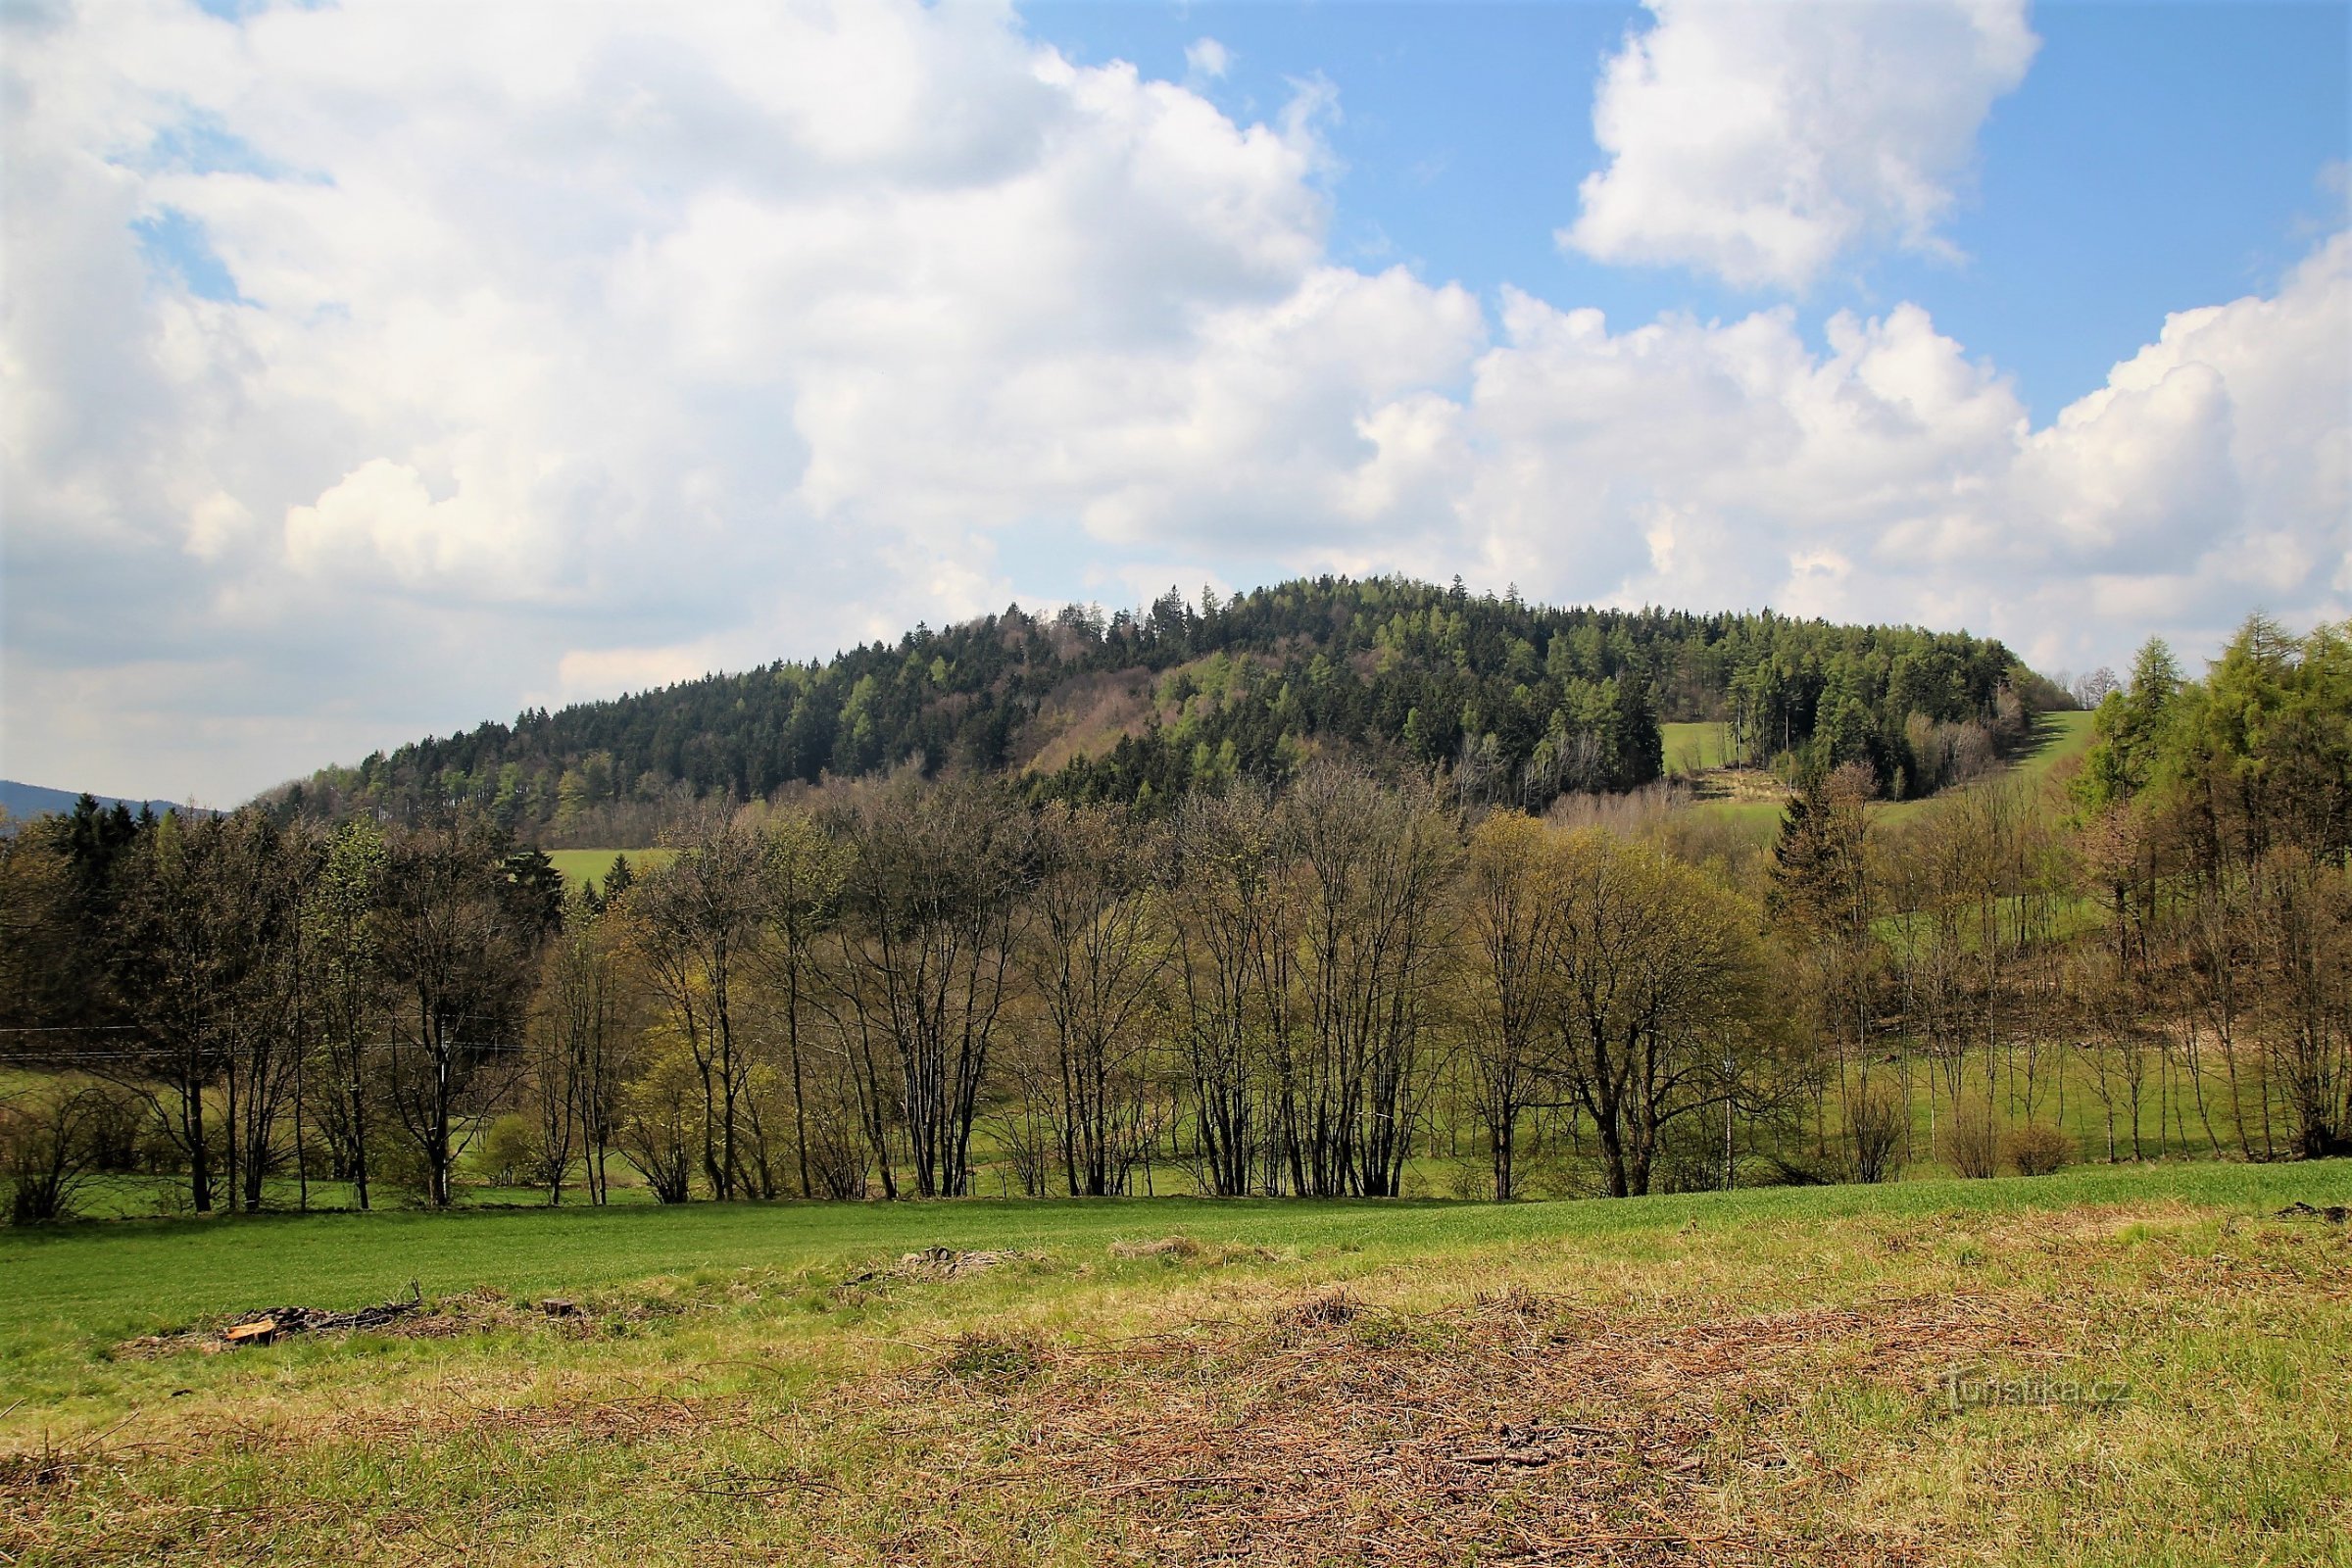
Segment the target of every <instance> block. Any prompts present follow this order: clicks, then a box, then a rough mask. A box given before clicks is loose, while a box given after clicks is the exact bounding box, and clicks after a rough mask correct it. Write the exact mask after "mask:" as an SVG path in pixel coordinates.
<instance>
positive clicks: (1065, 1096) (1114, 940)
mask: <svg viewBox="0 0 2352 1568" xmlns="http://www.w3.org/2000/svg"><path fill="white" fill-rule="evenodd" d="M1039 844H1040V855H1039V878H1038V885H1037V889H1036V892H1035V893H1034V894H1033V895H1032V898H1031V912H1032V918H1031V919H1030V920H1029V922H1028V930H1027V937H1026V940H1025V941H1024V942H1023V944H1022V946H1021V959H1022V964H1021V966H1022V970H1023V972H1024V974H1025V976H1026V978H1027V979H1028V981H1029V986H1030V990H1031V993H1032V995H1034V996H1035V998H1036V999H1037V1003H1038V1006H1039V1008H1040V1010H1041V1011H1042V1012H1043V1014H1044V1017H1045V1021H1046V1024H1047V1027H1048V1030H1049V1032H1050V1034H1051V1037H1052V1040H1053V1043H1054V1075H1053V1079H1052V1085H1053V1093H1052V1095H1051V1097H1050V1099H1049V1101H1048V1103H1049V1105H1050V1107H1051V1113H1052V1117H1053V1122H1054V1134H1055V1141H1056V1143H1057V1144H1058V1146H1059V1149H1058V1153H1059V1156H1060V1164H1061V1169H1062V1178H1063V1181H1064V1184H1065V1185H1066V1186H1067V1187H1068V1189H1069V1192H1070V1195H1071V1196H1072V1197H1082V1196H1083V1197H1088V1198H1100V1197H1103V1195H1105V1194H1108V1193H1114V1192H1119V1191H1122V1190H1124V1188H1125V1186H1126V1179H1125V1178H1126V1172H1127V1169H1128V1167H1129V1166H1131V1165H1132V1164H1133V1163H1134V1161H1135V1158H1136V1155H1137V1136H1138V1133H1139V1131H1140V1130H1141V1128H1142V1126H1143V1125H1144V1121H1145V1115H1144V1111H1145V1102H1146V1098H1147V1095H1148V1092H1149V1086H1148V1084H1147V1083H1146V1082H1145V1079H1144V1072H1143V1064H1144V1062H1145V1060H1146V1057H1147V1055H1148V1053H1149V1049H1150V1045H1151V1041H1152V1030H1151V1029H1150V1028H1148V1027H1147V1025H1148V1023H1149V1022H1150V1018H1149V1014H1150V1013H1151V1011H1152V1006H1153V1005H1154V1003H1155V1002H1156V1000H1157V996H1158V982H1159V977H1160V973H1161V971H1162V969H1163V968H1164V967H1165V965H1166V963H1167V960H1168V955H1167V949H1166V946H1165V945H1164V944H1163V943H1162V942H1161V941H1160V939H1159V932H1158V929H1157V926H1158V915H1157V908H1156V906H1157V903H1158V901H1157V899H1156V898H1155V894H1154V888H1153V881H1154V876H1155V873H1156V871H1157V869H1158V867H1157V864H1156V861H1157V859H1158V855H1157V847H1156V844H1155V842H1154V835H1153V834H1152V830H1151V829H1150V827H1149V826H1148V825H1147V824H1145V823H1143V822H1141V821H1138V820H1136V819H1135V818H1133V817H1132V816H1130V815H1129V814H1127V813H1126V812H1124V811H1114V810H1112V809H1108V808H1104V807H1086V808H1080V809H1069V808H1066V807H1057V808H1053V809H1049V810H1048V811H1047V812H1046V813H1045V816H1044V818H1043V820H1042V822H1041V823H1040V835H1039Z"/></svg>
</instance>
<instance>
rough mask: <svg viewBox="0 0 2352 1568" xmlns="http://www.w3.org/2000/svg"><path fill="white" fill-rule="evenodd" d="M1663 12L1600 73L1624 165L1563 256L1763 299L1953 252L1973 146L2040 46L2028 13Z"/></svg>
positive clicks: (1694, 6)
mask: <svg viewBox="0 0 2352 1568" xmlns="http://www.w3.org/2000/svg"><path fill="white" fill-rule="evenodd" d="M1648 3H1649V7H1650V10H1651V11H1652V12H1653V13H1654V14H1655V18H1656V20H1655V22H1654V24H1653V25H1651V26H1650V27H1649V28H1648V29H1647V30H1646V31H1642V32H1636V33H1631V34H1629V35H1628V36H1627V38H1626V40H1625V44H1624V47H1623V48H1622V49H1621V50H1620V51H1619V52H1618V53H1617V54H1616V55H1614V56H1612V57H1611V58H1610V59H1609V61H1608V62H1607V64H1606V65H1605V67H1604V68H1603V71H1602V75H1601V83H1600V90H1599V94H1598V96H1597V98H1596V99H1595V100H1594V104H1593V135H1594V139H1595V140H1597V141H1598V142H1599V144H1600V146H1601V149H1602V150H1603V151H1604V152H1606V153H1607V154H1608V155H1609V164H1608V167H1607V168H1606V169H1604V170H1601V171H1599V172H1595V173H1593V174H1591V175H1589V176H1588V177H1587V178H1586V179H1585V181H1584V183H1583V185H1582V186H1581V188H1580V195H1581V197H1582V210H1581V211H1580V213H1579V215H1578V217H1577V219H1576V221H1575V222H1574V223H1573V224H1571V225H1570V226H1568V227H1566V228H1564V229H1562V230H1561V231H1560V233H1559V240H1560V243H1561V244H1562V245H1564V246H1567V247H1569V248H1571V249H1573V250H1577V251H1580V252H1582V253H1584V254H1585V255H1587V256H1591V257H1593V258H1594V259H1595V260H1598V261H1604V262H1636V263H1657V264H1669V265H1676V266H1687V267H1692V268H1697V269H1699V270H1704V271H1708V272H1713V273H1715V274H1717V275H1719V276H1721V277H1723V278H1724V279H1726V280H1727V281H1729V282H1731V283H1733V284H1736V285H1739V286H1740V287H1749V288H1753V287H1765V286H1773V287H1780V288H1789V289H1802V288H1804V287H1805V286H1806V285H1808V284H1810V283H1811V282H1813V281H1814V280H1815V279H1816V278H1818V277H1819V276H1820V275H1821V274H1822V272H1823V270H1825V269H1827V268H1828V267H1829V266H1830V265H1831V264H1832V263H1833V262H1834V261H1835V260H1836V259H1837V258H1838V256H1839V255H1840V254H1842V253H1844V252H1845V251H1847V250H1849V249H1850V248H1852V247H1854V246H1856V245H1858V244H1862V243H1864V242H1869V241H1877V240H1891V241H1892V242H1894V243H1896V244H1900V245H1904V246H1907V247H1910V248H1912V249H1915V250H1925V251H1932V252H1946V251H1948V247H1947V246H1946V244H1945V242H1944V241H1943V240H1942V239H1941V238H1940V237H1939V236H1938V234H1937V226H1938V225H1939V223H1940V222H1941V221H1942V220H1943V218H1944V216H1945V215H1946V214H1947V213H1948V212H1949V211H1950V209H1951V207H1952V204H1953V202H1954V200H1955V195H1954V187H1955V183H1956V181H1958V180H1959V179H1960V178H1962V177H1963V176H1964V175H1965V173H1966V172H1967V169H1968V166H1969V164H1970V161H1971V158H1972V156H1973V154H1974V151H1975V146H1976V136H1977V129H1978V127H1979V126H1980V125H1981V124H1982V123H1984V120H1985V114H1986V113H1987V112H1988V111H1989V110H1990V109H1991V107H1992V103H1993V100H1994V99H1996V98H1998V97H2000V96H2001V95H2002V94H2004V93H2007V92H2010V91H2012V90H2014V89H2015V88H2016V87H2017V85H2018V83H2019V82H2021V81H2022V80H2024V79H2025V74H2026V69H2027V67H2028V66H2029V65H2030V64H2031V63H2032V62H2033V59H2034V49H2035V47H2036V44H2037V40H2036V39H2035V38H2034V32H2033V29H2032V28H2031V27H2029V26H2028V25H2027V23H2026V7H2025V0H1914V3H1910V4H1900V5H1894V4H1885V5H1775V4H1765V5H1741V4H1729V3H1724V0H1648Z"/></svg>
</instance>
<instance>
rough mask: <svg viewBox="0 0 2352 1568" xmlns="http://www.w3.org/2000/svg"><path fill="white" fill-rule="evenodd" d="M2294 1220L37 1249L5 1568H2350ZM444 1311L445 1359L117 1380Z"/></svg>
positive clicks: (11, 1434)
mask: <svg viewBox="0 0 2352 1568" xmlns="http://www.w3.org/2000/svg"><path fill="white" fill-rule="evenodd" d="M2291 1201H2307V1202H2310V1203H2313V1204H2321V1205H2324V1204H2327V1203H2343V1202H2346V1201H2352V1162H2346V1161H2337V1162H2331V1163H2326V1164H2312V1165H2275V1166H2244V1165H2226V1164H2212V1163H2208V1164H2199V1165H2166V1166H2157V1167H2138V1168H2132V1167H2125V1168H2104V1167H2102V1168H2096V1169H2078V1170H2074V1171H2070V1172H2067V1173H2065V1174H2062V1175H2059V1176H2056V1177H2049V1178H2043V1179H2038V1180H2026V1179H2009V1180H2003V1181H1993V1182H1977V1183H1957V1182H1913V1183H1905V1184H1901V1185H1897V1186H1890V1187H1881V1188H1832V1189H1809V1190H1791V1189H1780V1190H1768V1191H1750V1192H1740V1193H1736V1194H1730V1195H1710V1196H1693V1197H1678V1198H1656V1199H1647V1200H1635V1201H1617V1202H1610V1201H1588V1202H1574V1203H1530V1204H1517V1205H1508V1206H1494V1205H1480V1204H1461V1203H1440V1202H1426V1203H1374V1202H1359V1203H1284V1202H1268V1201H1251V1202H1212V1201H1192V1200H1162V1201H1126V1202H1001V1201H966V1202H954V1203H935V1204H927V1205H915V1204H900V1205H882V1204H875V1205H808V1204H730V1205H717V1204H700V1205H695V1206H692V1207H688V1208H684V1209H652V1208H632V1209H611V1210H603V1211H597V1210H590V1209H564V1210H557V1211H545V1210H542V1211H529V1212H523V1211H475V1212H466V1213H457V1214H448V1215H434V1214H414V1213H384V1214H375V1215H332V1216H313V1217H308V1218H301V1217H283V1218H278V1217H266V1218H262V1219H237V1220H230V1221H221V1220H213V1221H190V1220H175V1221H149V1222H120V1223H112V1224H96V1225H84V1226H76V1227H67V1228H62V1229H59V1230H56V1231H53V1232H48V1233H43V1234H31V1235H25V1234H18V1235H6V1236H5V1237H0V1279H5V1280H6V1281H7V1284H8V1289H7V1290H6V1291H5V1292H0V1379H4V1381H5V1385H6V1390H7V1395H6V1397H5V1398H0V1561H12V1562H13V1561H39V1562H59V1563H65V1562H85V1561H86V1562H94V1561H99V1560H108V1561H119V1560H123V1558H125V1557H127V1558H129V1559H130V1560H134V1561H171V1562H199V1561H208V1562H209V1561H219V1560H260V1559H262V1558H264V1557H268V1558H270V1560H273V1561H274V1560H286V1561H369V1562H385V1563H394V1562H408V1561H457V1560H467V1561H486V1562H515V1563H524V1562H530V1563H539V1562H555V1561H565V1562H597V1563H632V1564H634V1563H645V1562H666V1561H676V1560H683V1559H685V1558H687V1557H690V1556H695V1555H698V1554H699V1555H715V1556H717V1557H720V1558H723V1559H725V1560H730V1561H740V1560H754V1559H761V1560H774V1561H788V1562H809V1561H847V1562H861V1563H894V1564H895V1563H912V1562H925V1563H1007V1564H1010V1563H1032V1562H1049V1563H1071V1564H1075V1563H1081V1562H1088V1563H1091V1562H1100V1561H1104V1560H1112V1559H1116V1560H1141V1561H1152V1562H1169V1561H1174V1562H1187V1561H1199V1560H1206V1559H1209V1558H1212V1557H1220V1556H1221V1557H1222V1558H1223V1559H1226V1560H1230V1559H1231V1558H1233V1557H1236V1556H1241V1555H1244V1554H1247V1555H1250V1556H1251V1557H1252V1558H1254V1559H1256V1560H1284V1561H1300V1562H1318V1561H1360V1560H1364V1559H1366V1558H1367V1557H1370V1556H1372V1555H1373V1551H1372V1548H1371V1546H1370V1544H1369V1538H1367V1537H1366V1536H1365V1535H1364V1533H1365V1532H1370V1533H1371V1536H1373V1537H1377V1539H1378V1541H1379V1542H1380V1554H1381V1557H1382V1560H1388V1561H1404V1562H1412V1563H1430V1564H1436V1563H1462V1562H1468V1561H1471V1560H1478V1561H1487V1560H1507V1556H1508V1553H1506V1552H1505V1551H1504V1548H1506V1547H1509V1548H1513V1549H1515V1550H1516V1551H1517V1552H1518V1553H1519V1554H1521V1555H1527V1556H1541V1555H1544V1553H1546V1552H1548V1553H1550V1554H1552V1555H1553V1556H1555V1557H1558V1558H1561V1559H1563V1560H1571V1561H1603V1560H1620V1559H1622V1560H1628V1561H1651V1560H1655V1561H1661V1562H1662V1561H1669V1560H1672V1561H1698V1562H1707V1561H1717V1560H1721V1561H1735V1560H1738V1561H1830V1560H1838V1561H1903V1562H1947V1561H1948V1562H1955V1563H1958V1562H1969V1563H1976V1562H1984V1561H2002V1562H2014V1563H2034V1564H2039V1563H2052V1564H2082V1565H2089V1564H2109V1563H2112V1564H2119V1565H2120V1564H2127V1563H2143V1562H2171V1563H2216V1564H2219V1563H2278V1564H2286V1563H2321V1562H2341V1561H2345V1560H2347V1555H2348V1553H2352V1464H2347V1462H2346V1453H2345V1449H2344V1444H2345V1434H2347V1433H2352V1357H2347V1355H2346V1354H2345V1351H2346V1349H2347V1348H2348V1347H2352V1289H2348V1288H2347V1281H2352V1237H2348V1235H2347V1232H2346V1230H2345V1228H2344V1227H2341V1226H2336V1225H2329V1224H2327V1223H2325V1222H2322V1221H2316V1220H2293V1219H2281V1218H2274V1217H2272V1216H2273V1215H2275V1214H2276V1212H2277V1211H2278V1209H2280V1208H2281V1207H2283V1206H2284V1205H2286V1204H2287V1203H2289V1202H2291ZM1160 1237H1178V1238H1181V1240H1180V1241H1176V1242H1173V1243H1171V1244H1170V1245H1168V1246H1167V1247H1164V1248H1162V1249H1160V1250H1158V1251H1156V1252H1155V1253H1149V1254H1144V1255H1138V1253H1137V1251H1136V1250H1134V1249H1127V1250H1123V1251H1122V1250H1114V1248H1113V1245H1112V1244H1114V1243H1120V1242H1129V1241H1137V1240H1142V1239H1148V1238H1160ZM929 1246H941V1247H946V1248H951V1249H956V1250H982V1249H985V1250H991V1251H1003V1250H1008V1249H1009V1250H1014V1251H1015V1253H1016V1254H1017V1255H1014V1256H1011V1257H1009V1258H1006V1259H1005V1260H1003V1261H1002V1262H1000V1264H999V1266H997V1267H995V1268H993V1269H990V1270H989V1271H987V1272H984V1273H979V1274H976V1275H972V1276H970V1277H968V1278H956V1279H938V1278H920V1277H913V1276H911V1275H907V1276H902V1275H899V1274H895V1273H892V1272H891V1271H890V1269H891V1265H892V1263H893V1262H894V1260H895V1259H897V1258H898V1256H899V1255H900V1254H901V1253H902V1252H907V1251H911V1250H915V1249H918V1248H923V1247H929ZM877 1269H880V1270H881V1271H882V1272H880V1273H878V1274H876V1275H875V1277H873V1278H870V1279H862V1278H860V1277H861V1276H864V1275H867V1274H868V1273H869V1272H871V1271H875V1270H877ZM411 1278H415V1279H416V1280H417V1281H418V1282H419V1284H420V1286H421V1288H422V1290H423V1292H424V1294H425V1295H426V1296H427V1298H428V1299H439V1300H440V1301H441V1303H442V1306H441V1310H440V1311H439V1313H438V1314H437V1315H436V1317H435V1318H434V1319H433V1321H432V1324H431V1327H432V1328H433V1329H434V1330H435V1332H434V1333H432V1334H430V1335H427V1336H423V1337H417V1336H408V1335H401V1334H393V1333H377V1334H359V1335H351V1336H346V1337H314V1338H309V1339H297V1340H293V1341H289V1342H286V1343H283V1344H280V1345H277V1346H273V1347H270V1348H262V1349H250V1350H237V1351H232V1352H228V1353H223V1354H206V1353H202V1352H201V1351H200V1350H199V1349H198V1348H195V1347H194V1346H193V1345H192V1344H191V1345H190V1346H189V1347H188V1348H179V1349H176V1350H169V1351H168V1353H162V1354H154V1353H147V1354H141V1355H133V1354H130V1353H124V1352H118V1351H117V1349H116V1348H115V1347H116V1346H117V1344H118V1342H119V1341H122V1340H123V1339H125V1338H127V1337H129V1336H130V1335H133V1334H137V1333H144V1332H147V1331H151V1330H158V1329H170V1328H181V1327H186V1326H189V1325H202V1324H204V1323H206V1322H209V1321H217V1320H218V1319H219V1318H220V1316H221V1315H222V1314H227V1313H231V1312H234V1311H238V1310H242V1309H246V1308H251V1307H257V1306H269V1305H276V1304H280V1303H285V1302H299V1303H303V1304H309V1305H317V1306H349V1305H355V1304H359V1303H362V1302H366V1301H370V1300H376V1299H385V1298H388V1297H390V1296H393V1295H396V1294H401V1293H404V1292H405V1291H406V1289H407V1285H408V1282H409V1280H410V1279H411ZM553 1294H561V1295H563V1296H564V1297H565V1298H567V1299H572V1300H575V1301H577V1302H579V1303H580V1304H581V1306H582V1307H583V1308H584V1310H585V1312H586V1316H585V1317H582V1318H578V1319H572V1320H552V1319H549V1318H547V1317H545V1316H543V1315H542V1314H540V1313H538V1312H537V1311H536V1310H535V1307H534V1302H535V1299H536V1298H538V1297H540V1296H543V1295H553ZM1955 1379H1959V1380H1961V1381H1962V1386H1965V1387H1967V1388H1970V1389H1979V1390H1981V1389H1983V1388H1994V1389H1999V1388H2012V1389H2015V1388H2025V1389H2028V1390H2042V1389H2056V1390H2058V1391H2059V1392H2058V1393H2057V1394H2055V1395H2048V1396H2044V1395H2039V1394H2036V1395H2034V1396H2033V1397H2026V1398H2022V1399H2013V1398H1990V1399H1985V1398H1970V1399H1961V1400H1955V1399H1954V1398H1953V1397H1952V1396H1951V1394H1950V1392H1949V1391H1950V1389H1951V1388H1953V1387H1954V1386H1955V1384H1954V1380H1955ZM2093 1388H2095V1389H2096V1390H2098V1391H2101V1392H2100V1394H2099V1397H2097V1398H2096V1399H2089V1398H2080V1397H2070V1396H2068V1395H2067V1393H2066V1392H2065V1391H2067V1390H2074V1391H2075V1392H2076V1393H2077V1394H2080V1393H2081V1391H2082V1390H2085V1389H2093ZM1514 1430H1516V1431H1519V1432H1527V1431H1531V1430H1532V1431H1534V1432H1536V1433H1538V1434H1539V1435H1540V1441H1539V1440H1538V1439H1523V1438H1518V1437H1512V1436H1510V1433H1511V1432H1512V1431H1514ZM1513 1445H1519V1446H1522V1447H1526V1448H1527V1451H1529V1452H1530V1453H1532V1455H1533V1457H1530V1458H1527V1459H1526V1460H1524V1462H1522V1461H1514V1462H1512V1463H1509V1464H1495V1463H1491V1462H1489V1461H1488V1459H1486V1458H1483V1457H1481V1456H1482V1455H1483V1454H1491V1453H1492V1452H1494V1451H1497V1450H1507V1449H1510V1448H1511V1447H1512V1446H1513ZM44 1456H46V1457H44ZM1660 1538H1665V1541H1666V1543H1667V1544H1672V1543H1674V1542H1678V1541H1679V1542H1680V1543H1682V1544H1681V1545H1680V1546H1678V1547H1675V1548H1674V1549H1668V1545H1667V1544H1660ZM1643 1542H1647V1543H1649V1545H1648V1546H1642V1543H1643ZM1611 1543H1615V1544H1611ZM1629 1544H1630V1545H1631V1546H1633V1547H1634V1548H1635V1549H1632V1550H1628V1549H1627V1547H1628V1546H1629ZM1477 1545H1483V1546H1484V1547H1487V1548H1491V1550H1492V1551H1493V1552H1494V1553H1495V1556H1494V1558H1492V1559H1491V1558H1490V1557H1489V1556H1478V1557H1475V1558H1473V1556H1472V1555H1470V1548H1471V1547H1472V1546H1477ZM1645 1553H1646V1554H1645Z"/></svg>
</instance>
